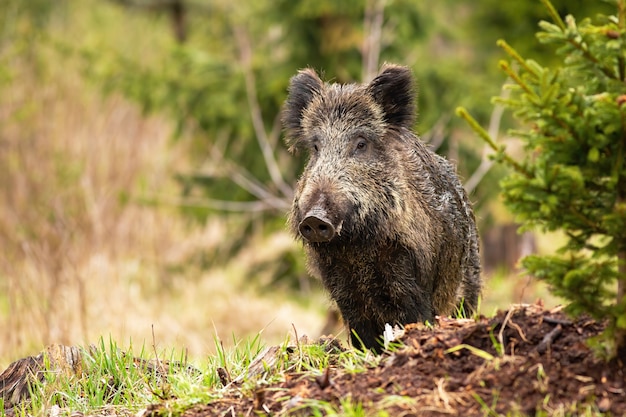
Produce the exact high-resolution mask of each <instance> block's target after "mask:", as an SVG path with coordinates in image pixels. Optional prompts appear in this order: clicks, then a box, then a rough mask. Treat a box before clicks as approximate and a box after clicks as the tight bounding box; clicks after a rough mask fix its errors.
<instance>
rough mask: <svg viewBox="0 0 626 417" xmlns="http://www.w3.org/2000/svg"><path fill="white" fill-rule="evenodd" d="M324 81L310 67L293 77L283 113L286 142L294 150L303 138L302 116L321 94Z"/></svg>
mask: <svg viewBox="0 0 626 417" xmlns="http://www.w3.org/2000/svg"><path fill="white" fill-rule="evenodd" d="M323 86H324V83H323V82H322V80H320V78H319V77H318V76H317V74H316V73H315V71H313V70H312V69H310V68H307V69H303V70H300V71H299V72H298V74H296V75H294V76H293V77H291V81H290V82H289V95H288V96H287V101H286V102H285V107H284V108H283V112H282V115H281V120H282V122H283V128H284V129H285V134H286V142H287V145H288V146H289V149H290V150H291V151H293V150H294V149H295V148H297V146H298V141H299V140H300V139H301V138H302V136H303V132H302V116H303V112H304V110H305V109H306V108H307V107H308V106H309V104H310V103H311V101H312V100H313V98H314V97H315V96H316V95H318V94H320V93H321V91H322V88H323Z"/></svg>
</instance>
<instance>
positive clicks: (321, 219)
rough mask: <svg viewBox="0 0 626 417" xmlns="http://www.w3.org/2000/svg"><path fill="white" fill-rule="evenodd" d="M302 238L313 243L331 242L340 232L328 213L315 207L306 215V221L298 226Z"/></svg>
mask: <svg viewBox="0 0 626 417" xmlns="http://www.w3.org/2000/svg"><path fill="white" fill-rule="evenodd" d="M298 229H299V230H300V234H301V235H302V237H303V238H304V239H305V240H307V241H309V242H313V243H324V242H330V241H331V240H332V239H333V238H334V237H335V235H336V234H337V233H338V232H339V230H338V229H339V226H337V227H335V226H334V225H333V224H332V222H331V220H330V219H329V217H328V213H326V210H324V209H323V208H321V207H314V208H312V209H311V210H309V211H308V213H306V214H305V216H304V220H302V221H301V222H300V225H299V226H298Z"/></svg>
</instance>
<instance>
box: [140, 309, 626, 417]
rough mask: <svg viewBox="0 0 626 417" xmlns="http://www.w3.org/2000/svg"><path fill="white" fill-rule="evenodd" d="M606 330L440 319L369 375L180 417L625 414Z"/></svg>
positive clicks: (333, 370)
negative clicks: (313, 412) (317, 406)
mask: <svg viewBox="0 0 626 417" xmlns="http://www.w3.org/2000/svg"><path fill="white" fill-rule="evenodd" d="M604 327H605V325H604V324H603V323H599V322H597V321H594V320H591V319H589V318H584V317H583V318H579V319H577V320H571V319H569V318H568V317H567V316H565V315H564V314H563V312H562V311H561V310H560V309H556V310H552V311H545V310H543V308H542V307H541V306H517V307H514V308H512V309H511V310H509V311H508V312H501V313H498V314H497V315H496V316H495V317H492V318H481V319H480V320H479V321H474V320H451V319H440V320H439V321H438V326H435V327H434V328H427V327H426V326H422V325H412V326H408V327H407V328H406V329H405V330H406V331H405V334H404V336H403V337H402V339H401V340H402V342H403V343H404V344H405V345H406V347H405V348H402V349H400V350H398V351H396V352H394V353H388V354H385V356H384V357H383V359H382V360H381V361H380V364H379V365H378V366H376V367H372V368H369V369H367V370H366V371H365V372H360V373H351V372H347V371H346V370H344V369H340V368H337V367H333V366H330V367H329V368H328V369H327V370H326V373H325V374H324V375H323V376H322V377H319V376H318V377H314V376H311V375H310V374H298V373H287V374H285V380H284V382H282V383H280V384H278V385H276V386H265V387H263V388H259V389H258V390H257V391H256V392H254V393H253V394H251V395H250V394H248V395H247V394H243V392H233V393H232V395H231V394H229V395H227V396H226V397H225V398H223V399H221V400H218V401H215V402H213V403H211V404H208V405H198V406H196V407H194V408H192V409H190V410H188V411H187V412H186V413H185V416H186V417H196V416H206V415H255V414H261V415H269V414H272V415H275V414H281V413H284V412H285V411H287V410H288V409H299V408H301V407H304V408H305V407H306V404H307V401H315V400H319V401H325V402H330V403H331V404H333V405H335V406H336V408H337V409H340V404H341V401H343V400H344V399H347V398H350V399H351V401H352V403H361V404H362V407H363V408H364V409H366V410H368V409H372V410H380V409H384V410H386V411H387V412H389V414H390V415H396V416H401V415H405V416H408V415H420V416H438V415H449V414H455V415H465V416H468V415H483V414H485V413H489V412H491V413H494V412H495V413H507V412H511V411H517V412H519V413H520V414H528V415H535V414H536V412H537V411H539V410H542V411H544V412H546V413H547V414H553V413H555V412H569V413H573V414H576V413H579V412H583V411H586V410H588V411H595V412H602V413H610V414H611V415H626V382H625V375H624V366H623V364H622V363H619V362H614V363H606V362H605V361H603V360H601V359H598V357H597V355H594V352H593V351H592V350H591V348H590V347H589V346H588V344H587V343H586V340H588V339H589V338H592V337H594V336H596V335H598V334H599V333H601V332H602V330H603V329H604ZM158 410H159V407H158V406H156V407H155V408H152V409H151V410H148V411H147V413H146V414H152V413H155V414H158ZM304 411H305V414H306V408H305V410H304Z"/></svg>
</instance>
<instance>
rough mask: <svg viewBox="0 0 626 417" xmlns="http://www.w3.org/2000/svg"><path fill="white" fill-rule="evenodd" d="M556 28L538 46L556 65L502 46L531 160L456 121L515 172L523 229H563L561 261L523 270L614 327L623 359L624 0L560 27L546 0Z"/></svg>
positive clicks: (573, 307)
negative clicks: (547, 48) (609, 10)
mask: <svg viewBox="0 0 626 417" xmlns="http://www.w3.org/2000/svg"><path fill="white" fill-rule="evenodd" d="M542 2H543V3H544V5H545V6H546V8H547V9H548V13H549V14H550V16H551V18H552V21H553V23H548V22H541V23H540V27H541V31H540V32H539V33H537V38H538V40H539V41H540V42H542V43H545V44H549V45H551V46H553V47H554V48H555V51H556V54H557V55H558V56H559V57H562V61H561V63H560V65H559V66H557V67H555V68H546V67H543V66H542V65H540V64H539V63H537V62H535V61H533V60H529V59H524V58H523V57H521V56H520V55H519V54H518V53H517V52H516V51H515V50H514V49H513V48H512V47H511V46H510V45H508V44H507V43H506V42H504V41H499V42H498V45H500V46H501V47H502V48H503V49H504V51H505V52H506V53H507V55H508V56H509V57H510V58H511V61H512V62H511V63H508V62H501V63H500V68H501V69H502V70H503V71H504V72H505V73H506V74H507V75H508V77H509V78H510V80H511V84H509V85H508V87H509V88H510V89H511V90H512V91H511V93H512V94H511V96H510V98H507V99H495V100H497V101H498V102H500V103H502V104H503V105H504V106H505V107H506V108H508V109H510V110H511V111H512V112H513V115H514V117H515V118H516V119H517V121H518V122H519V126H521V127H520V129H519V130H515V131H512V132H511V135H513V136H515V137H518V138H521V140H522V142H523V143H524V147H525V151H526V152H525V155H524V156H523V157H522V158H521V159H520V158H519V157H514V156H512V155H511V154H510V153H508V152H507V151H506V149H505V148H504V146H503V145H499V144H497V143H496V141H495V139H494V138H491V137H490V136H489V134H488V133H487V132H486V131H485V130H484V129H483V128H482V127H480V125H479V124H478V123H477V122H476V120H474V119H473V118H472V117H471V116H470V115H469V114H468V113H467V111H466V110H465V109H462V108H459V109H458V110H457V114H459V115H460V116H461V117H463V118H464V119H465V120H466V121H468V123H469V124H470V126H472V128H473V129H474V130H475V131H476V132H477V133H478V134H479V136H480V137H481V138H483V140H485V141H486V142H487V143H488V144H489V146H490V147H491V148H492V149H493V150H494V151H495V154H494V156H493V158H494V159H495V160H496V161H498V162H501V163H503V164H504V165H507V166H509V167H510V168H511V172H510V174H508V176H506V178H504V179H503V180H502V182H501V187H502V194H503V198H504V201H505V204H506V205H507V206H508V208H509V209H510V210H511V211H512V212H513V213H514V214H515V215H516V217H517V220H518V221H520V222H521V223H522V224H523V228H524V229H531V228H535V229H540V230H543V231H554V230H561V231H563V232H564V233H565V235H566V236H567V241H566V243H565V244H564V245H563V247H561V248H559V249H558V250H557V252H556V254H554V255H532V256H529V257H526V258H525V259H524V260H523V266H524V267H525V268H526V269H527V270H528V271H529V272H530V273H531V274H532V275H534V276H536V277H538V278H540V279H542V280H545V281H546V282H547V283H549V284H550V286H551V288H552V290H553V292H554V293H555V294H556V295H558V296H561V297H564V298H565V299H567V300H569V301H570V302H571V304H570V305H569V310H570V311H571V312H572V313H574V314H580V313H583V312H584V313H588V314H590V315H592V316H593V317H595V318H598V319H604V318H606V319H609V322H610V324H609V327H608V329H607V331H606V334H605V338H604V340H603V341H604V342H610V343H609V344H606V343H605V346H610V348H609V352H610V354H611V356H619V357H620V358H622V359H623V358H626V297H625V295H626V165H625V161H624V154H625V152H626V82H625V81H626V0H613V1H612V3H614V4H615V8H616V14H615V15H614V16H598V17H597V18H596V19H595V20H594V21H592V20H591V19H584V20H582V21H580V22H576V20H575V19H574V18H573V17H572V16H567V17H566V18H565V20H563V19H562V18H561V17H560V16H559V15H558V13H557V12H556V11H555V9H554V7H553V6H552V5H551V4H550V2H549V0H542Z"/></svg>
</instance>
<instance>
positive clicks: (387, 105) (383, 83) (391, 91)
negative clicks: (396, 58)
mask: <svg viewBox="0 0 626 417" xmlns="http://www.w3.org/2000/svg"><path fill="white" fill-rule="evenodd" d="M367 89H368V91H369V93H370V94H371V95H372V97H374V100H375V101H376V103H378V104H379V105H380V106H381V107H382V109H383V113H384V116H383V117H384V120H385V121H386V122H387V123H389V124H390V125H392V126H403V127H407V128H411V126H412V125H413V122H414V121H415V87H414V85H413V76H412V74H411V70H410V69H408V68H407V67H401V66H397V65H385V66H384V67H383V68H382V70H381V72H380V74H378V76H377V77H376V78H374V79H373V80H372V82H371V83H370V85H369V86H368V87H367Z"/></svg>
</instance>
